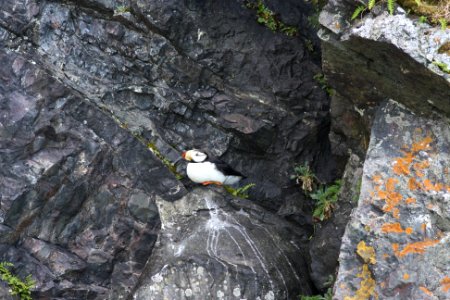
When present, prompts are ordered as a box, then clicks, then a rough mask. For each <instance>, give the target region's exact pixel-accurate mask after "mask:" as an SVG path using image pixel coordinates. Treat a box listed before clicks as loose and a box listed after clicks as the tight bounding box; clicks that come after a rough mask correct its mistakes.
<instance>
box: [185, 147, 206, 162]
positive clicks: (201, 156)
mask: <svg viewBox="0 0 450 300" xmlns="http://www.w3.org/2000/svg"><path fill="white" fill-rule="evenodd" d="M189 152H190V153H189V154H190V157H191V158H192V161H194V162H197V163H199V162H203V161H205V160H206V158H208V155H206V154H205V153H203V152H201V151H198V150H190V151H189Z"/></svg>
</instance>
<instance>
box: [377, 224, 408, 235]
mask: <svg viewBox="0 0 450 300" xmlns="http://www.w3.org/2000/svg"><path fill="white" fill-rule="evenodd" d="M381 231H383V232H384V233H403V232H404V230H403V228H402V226H401V225H400V223H386V224H383V226H381Z"/></svg>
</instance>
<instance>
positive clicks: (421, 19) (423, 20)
mask: <svg viewBox="0 0 450 300" xmlns="http://www.w3.org/2000/svg"><path fill="white" fill-rule="evenodd" d="M426 22H428V18H427V17H426V16H420V17H419V23H421V24H424V23H426Z"/></svg>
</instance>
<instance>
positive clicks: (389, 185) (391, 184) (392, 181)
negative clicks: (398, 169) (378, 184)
mask: <svg viewBox="0 0 450 300" xmlns="http://www.w3.org/2000/svg"><path fill="white" fill-rule="evenodd" d="M397 183H398V179H396V178H388V179H387V181H386V190H387V191H388V192H389V193H391V192H393V191H394V190H395V185H396V184H397Z"/></svg>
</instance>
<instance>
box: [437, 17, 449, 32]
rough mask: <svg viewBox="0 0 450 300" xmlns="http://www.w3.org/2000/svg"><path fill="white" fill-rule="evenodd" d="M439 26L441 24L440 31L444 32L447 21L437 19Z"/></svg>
mask: <svg viewBox="0 0 450 300" xmlns="http://www.w3.org/2000/svg"><path fill="white" fill-rule="evenodd" d="M438 22H439V24H441V29H442V30H445V29H447V20H446V19H444V18H439V19H438Z"/></svg>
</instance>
